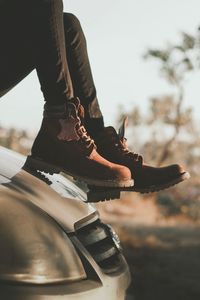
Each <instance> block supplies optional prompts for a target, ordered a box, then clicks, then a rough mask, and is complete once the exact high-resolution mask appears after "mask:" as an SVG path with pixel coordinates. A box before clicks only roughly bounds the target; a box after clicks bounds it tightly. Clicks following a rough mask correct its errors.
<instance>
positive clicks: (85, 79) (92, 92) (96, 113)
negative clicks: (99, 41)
mask: <svg viewBox="0 0 200 300" xmlns="http://www.w3.org/2000/svg"><path fill="white" fill-rule="evenodd" d="M64 28H65V41H66V56H67V61H68V66H69V70H70V75H71V79H72V83H73V89H74V94H75V96H77V97H78V98H79V99H80V101H81V104H82V105H83V107H84V109H85V126H86V128H87V130H88V132H89V133H90V135H91V136H94V135H95V134H97V133H98V132H99V131H100V130H102V128H103V127H104V122H103V116H102V113H101V110H100V107H99V103H98V99H97V93H96V88H95V84H94V80H93V76H92V71H91V67H90V62H89V58H88V52H87V43H86V39H85V36H84V32H83V30H82V27H81V24H80V22H79V20H78V18H77V17H76V16H75V15H73V14H71V13H64Z"/></svg>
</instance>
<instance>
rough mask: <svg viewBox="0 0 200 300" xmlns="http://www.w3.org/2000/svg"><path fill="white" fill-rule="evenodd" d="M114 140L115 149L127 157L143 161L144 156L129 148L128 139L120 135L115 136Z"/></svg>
mask: <svg viewBox="0 0 200 300" xmlns="http://www.w3.org/2000/svg"><path fill="white" fill-rule="evenodd" d="M113 142H114V145H115V149H116V150H117V151H118V152H119V153H120V154H122V155H124V156H125V157H126V158H128V159H131V160H134V161H142V156H141V155H139V154H138V153H135V152H133V151H131V150H130V149H129V148H128V144H127V139H126V138H125V137H123V138H122V139H120V138H119V136H115V137H113Z"/></svg>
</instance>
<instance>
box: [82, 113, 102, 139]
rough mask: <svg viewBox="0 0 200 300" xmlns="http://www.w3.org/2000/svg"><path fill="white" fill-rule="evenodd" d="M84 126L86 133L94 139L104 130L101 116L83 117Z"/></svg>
mask: <svg viewBox="0 0 200 300" xmlns="http://www.w3.org/2000/svg"><path fill="white" fill-rule="evenodd" d="M84 125H85V128H86V130H87V132H88V134H89V135H90V136H91V137H92V138H93V139H95V138H96V137H97V136H98V135H99V134H100V133H101V132H102V131H103V130H104V120H103V118H89V119H85V122H84Z"/></svg>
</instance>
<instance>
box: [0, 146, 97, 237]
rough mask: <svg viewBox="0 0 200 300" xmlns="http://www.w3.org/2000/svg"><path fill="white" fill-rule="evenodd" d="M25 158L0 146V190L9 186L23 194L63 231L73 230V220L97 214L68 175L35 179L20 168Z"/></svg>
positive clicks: (92, 216) (74, 221) (44, 176)
mask: <svg viewBox="0 0 200 300" xmlns="http://www.w3.org/2000/svg"><path fill="white" fill-rule="evenodd" d="M25 160H26V157H24V156H23V155H20V154H18V153H15V152H13V151H11V150H7V149H5V148H3V147H0V191H1V189H4V190H5V189H8V190H10V189H12V190H14V191H15V192H16V193H21V194H23V195H25V197H26V199H27V201H31V202H32V203H34V204H35V205H36V206H37V207H40V209H42V210H43V211H45V212H46V213H48V214H49V215H50V216H51V217H53V218H54V219H55V220H56V221H57V222H58V223H59V224H60V225H61V226H62V227H63V228H64V229H65V230H66V231H67V232H72V231H74V224H75V223H77V222H80V221H81V220H84V219H88V218H89V219H90V217H91V219H93V218H97V212H96V209H95V208H94V206H92V205H91V204H88V203H85V202H84V201H86V199H87V198H86V194H85V193H84V192H83V191H82V190H81V189H80V188H78V187H77V186H76V185H75V184H74V183H73V182H72V181H71V180H70V179H67V178H65V177H63V176H61V175H53V176H50V175H47V174H40V176H41V177H42V179H43V180H41V179H38V178H36V177H35V176H33V175H31V174H29V173H28V172H26V171H24V170H23V169H22V167H23V165H24V163H25ZM44 181H45V182H44ZM1 209H3V208H1Z"/></svg>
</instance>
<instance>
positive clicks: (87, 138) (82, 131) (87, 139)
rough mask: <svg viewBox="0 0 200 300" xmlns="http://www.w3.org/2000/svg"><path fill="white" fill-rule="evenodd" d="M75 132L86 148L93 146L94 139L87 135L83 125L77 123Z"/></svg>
mask: <svg viewBox="0 0 200 300" xmlns="http://www.w3.org/2000/svg"><path fill="white" fill-rule="evenodd" d="M77 134H78V136H79V137H80V139H81V141H83V143H84V144H85V145H86V147H87V148H90V147H91V146H92V147H95V143H94V140H93V139H92V138H91V137H90V136H89V134H88V133H87V131H86V129H85V127H84V126H83V125H79V126H78V128H77Z"/></svg>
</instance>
